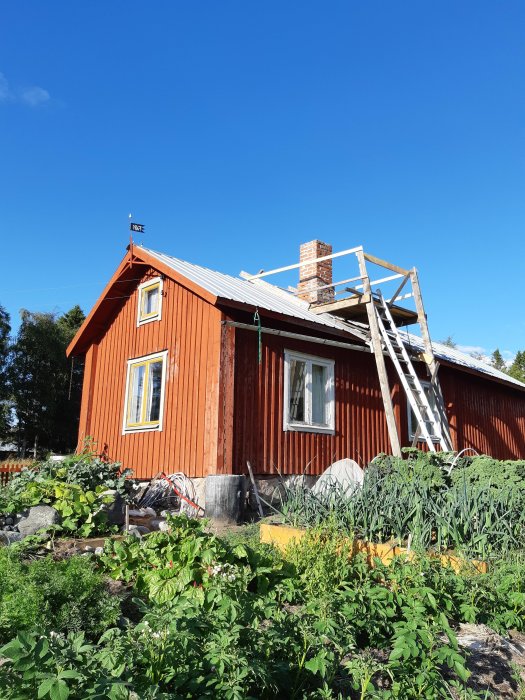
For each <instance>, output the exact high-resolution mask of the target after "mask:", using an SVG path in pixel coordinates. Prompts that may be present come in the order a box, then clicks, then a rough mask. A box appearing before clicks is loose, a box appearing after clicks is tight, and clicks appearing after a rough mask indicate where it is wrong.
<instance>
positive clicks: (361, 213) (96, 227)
mask: <svg viewBox="0 0 525 700" xmlns="http://www.w3.org/2000/svg"><path fill="white" fill-rule="evenodd" d="M0 73H1V74H2V76H1V77H0V240H1V244H2V245H1V251H2V254H1V259H2V265H1V270H2V274H1V278H0V304H2V305H4V306H5V307H6V308H7V309H8V311H9V312H10V314H11V316H12V321H13V325H14V326H16V323H17V317H18V312H19V310H20V309H21V308H28V309H30V310H34V311H37V310H39V311H47V310H56V311H60V312H62V311H65V310H67V309H68V308H70V307H71V306H73V305H74V304H75V303H79V304H80V305H81V306H82V307H83V308H84V310H85V311H88V310H89V308H90V307H91V305H92V304H93V303H94V301H95V300H96V298H97V296H98V293H99V292H100V291H101V289H102V288H103V286H104V284H105V282H106V281H107V279H108V278H109V276H110V275H111V274H112V272H113V270H114V269H115V267H116V266H117V264H118V262H119V261H120V259H121V257H122V256H123V254H124V249H125V246H126V244H127V242H128V235H129V234H128V218H127V217H128V213H129V212H132V213H133V215H134V219H135V220H136V221H139V222H141V223H144V224H145V225H146V234H145V235H144V236H143V237H140V236H139V237H138V240H139V242H140V241H142V242H143V243H144V244H145V245H147V246H149V247H151V248H153V249H157V250H162V251H164V252H167V253H170V254H172V255H175V256H177V257H181V258H184V259H187V260H190V261H192V262H196V263H199V264H202V265H206V266H209V267H212V268H215V269H220V270H222V271H225V272H229V273H232V274H237V273H238V272H239V271H240V270H241V269H244V270H248V271H257V270H259V269H260V268H265V269H269V268H270V267H275V266H279V265H284V264H287V263H292V262H295V261H296V260H297V256H298V246H299V244H300V243H301V242H304V241H308V240H311V239H313V238H321V239H322V240H325V241H327V242H330V243H332V244H333V246H334V250H341V249H344V248H349V247H352V246H354V245H360V244H362V245H364V246H365V248H366V249H368V250H369V251H370V252H372V253H375V254H376V255H378V256H381V257H384V258H387V259H389V260H392V261H393V262H397V263H398V264H400V265H403V266H412V265H415V266H416V267H417V268H418V269H419V271H420V279H421V285H422V289H423V294H424V299H425V304H426V307H427V312H428V315H429V323H430V330H431V334H432V336H433V337H434V338H435V339H442V338H444V337H446V336H448V335H452V336H453V338H454V340H455V341H456V342H457V343H458V344H460V345H464V346H475V347H480V348H484V349H485V350H486V351H491V350H492V349H494V348H495V347H496V346H499V347H500V348H501V349H502V350H506V351H508V353H509V354H511V353H512V352H515V351H516V350H518V349H523V348H525V315H524V313H523V298H524V297H523V284H524V280H523V277H524V274H523V272H524V252H525V250H524V249H525V244H524V242H523V241H524V219H525V216H524V215H525V203H524V197H523V194H524V185H525V177H524V174H525V173H524V170H525V84H524V83H525V4H524V3H523V2H522V0H519V1H515V2H513V1H512V0H509V1H508V2H505V3H497V2H492V1H491V2H487V1H485V0H475V1H474V0H473V1H465V2H458V1H457V0H454V1H447V0H442V1H441V2H439V3H430V2H421V0H417V1H414V2H410V1H403V2H397V3H393V2H366V3H365V2H357V1H350V0H346V1H345V2H324V3H322V2H308V1H306V2H305V1H303V2H300V3H299V2H293V3H292V2H283V1H282V0H280V1H279V2H273V1H268V0H266V1H265V2H264V3H263V2H246V0H244V1H242V2H241V1H240V0H239V1H230V0H225V1H224V2H211V1H207V2H206V1H202V2H199V3H197V2H176V1H174V2H163V3H162V2H159V3H145V2H135V1H133V0H127V1H126V2H102V1H101V0H97V1H94V2H89V3H87V2H84V3H80V2H74V3H73V2H65V1H62V2H60V1H58V0H57V1H54V2H47V3H43V2H40V1H37V0H34V1H32V2H30V1H28V0H19V1H18V2H16V3H4V4H3V7H2V10H1V13H0ZM343 276H344V272H343ZM348 276H350V275H348Z"/></svg>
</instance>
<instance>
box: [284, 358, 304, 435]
mask: <svg viewBox="0 0 525 700" xmlns="http://www.w3.org/2000/svg"><path fill="white" fill-rule="evenodd" d="M305 377H306V362H301V361H300V360H292V361H291V362H290V405H289V407H288V414H289V416H290V421H291V422H292V423H304V419H305V416H304V396H305Z"/></svg>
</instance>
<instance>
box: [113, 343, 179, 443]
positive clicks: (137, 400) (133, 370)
mask: <svg viewBox="0 0 525 700" xmlns="http://www.w3.org/2000/svg"><path fill="white" fill-rule="evenodd" d="M167 354H168V351H167V350H165V351H164V352H158V353H155V354H153V355H147V356H145V357H139V358H136V359H134V360H128V372H127V378H126V400H125V405H124V425H123V432H124V433H128V432H135V431H141V430H162V413H163V404H164V384H165V379H166V357H167Z"/></svg>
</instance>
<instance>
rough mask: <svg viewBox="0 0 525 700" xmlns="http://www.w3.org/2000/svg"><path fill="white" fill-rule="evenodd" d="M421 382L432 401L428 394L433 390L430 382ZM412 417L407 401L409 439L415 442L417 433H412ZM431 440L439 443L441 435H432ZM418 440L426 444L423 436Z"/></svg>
mask: <svg viewBox="0 0 525 700" xmlns="http://www.w3.org/2000/svg"><path fill="white" fill-rule="evenodd" d="M419 381H420V383H421V386H422V388H423V391H424V392H425V396H426V397H427V399H428V400H429V401H430V399H429V394H428V392H427V390H428V389H430V388H431V384H430V382H427V381H425V380H424V379H420V380H419ZM430 407H431V408H432V404H430ZM412 416H413V411H412V406H411V405H410V401H409V400H408V399H407V417H408V439H409V440H410V441H411V442H412V441H413V440H414V437H415V433H413V432H412ZM414 418H415V417H414ZM430 439H431V440H432V442H439V435H431V436H430ZM417 440H418V442H425V438H424V437H423V436H422V435H421V434H420V435H419V437H418V439H417Z"/></svg>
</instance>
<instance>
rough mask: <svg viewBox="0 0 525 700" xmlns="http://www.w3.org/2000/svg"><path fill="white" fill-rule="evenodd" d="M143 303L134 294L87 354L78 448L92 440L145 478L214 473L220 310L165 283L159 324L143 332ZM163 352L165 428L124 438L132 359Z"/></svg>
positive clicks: (128, 435) (130, 434) (132, 434)
mask: <svg viewBox="0 0 525 700" xmlns="http://www.w3.org/2000/svg"><path fill="white" fill-rule="evenodd" d="M140 269H141V272H142V270H143V269H144V268H143V267H142V268H140ZM154 275H155V273H152V274H151V275H148V274H144V275H142V278H141V281H144V280H145V279H147V278H148V277H150V276H154ZM137 276H138V275H137ZM138 284H140V281H137V282H136V286H138ZM137 303H138V302H137V292H136V289H135V291H134V292H133V291H131V296H129V298H126V299H125V301H124V302H123V304H122V307H121V308H120V310H118V312H117V313H116V316H115V317H114V318H113V319H110V320H109V321H108V324H109V325H108V328H107V331H106V332H105V334H104V335H103V336H102V338H101V339H100V340H99V342H98V343H97V344H94V345H91V346H90V349H89V350H88V352H87V355H86V368H85V375H84V389H83V400H82V409H81V418H80V431H79V444H80V445H81V444H82V440H83V438H84V437H85V436H86V435H90V436H92V437H93V438H94V439H95V440H96V442H97V447H98V450H99V451H101V450H103V449H105V450H106V451H107V453H108V455H109V457H110V458H111V459H114V460H116V461H119V462H122V464H123V466H125V467H131V468H132V469H133V470H134V471H135V476H137V477H138V478H148V477H151V476H153V475H155V474H156V473H157V472H158V471H160V470H165V471H171V472H174V471H184V472H186V474H187V475H188V476H193V477H199V476H206V473H207V471H208V470H210V472H211V473H215V472H216V471H217V469H216V466H217V462H218V455H217V450H218V439H217V436H218V405H219V394H220V391H219V362H220V349H221V323H220V321H221V312H220V311H219V310H218V309H217V308H215V307H214V306H212V305H211V304H209V303H207V302H205V301H204V300H203V299H201V298H200V297H198V296H197V295H196V294H194V293H193V292H191V291H189V290H188V289H186V288H185V287H183V286H181V285H179V284H178V283H176V282H174V281H172V280H170V279H165V280H164V284H163V301H162V319H161V320H160V321H152V322H150V323H146V324H144V325H142V326H140V327H137ZM162 350H168V359H167V362H168V365H167V373H166V387H165V395H164V420H163V429H162V430H161V431H151V432H140V433H128V434H126V435H122V421H123V411H124V397H125V383H126V370H127V361H128V360H129V359H132V358H136V357H141V356H144V355H149V354H150V353H154V352H160V351H162Z"/></svg>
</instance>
